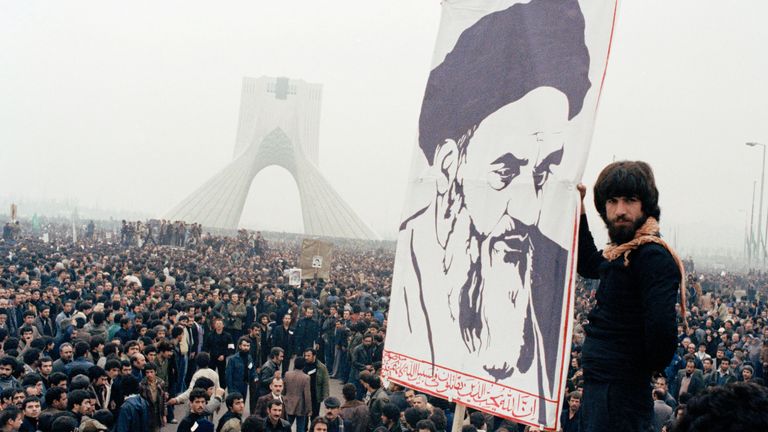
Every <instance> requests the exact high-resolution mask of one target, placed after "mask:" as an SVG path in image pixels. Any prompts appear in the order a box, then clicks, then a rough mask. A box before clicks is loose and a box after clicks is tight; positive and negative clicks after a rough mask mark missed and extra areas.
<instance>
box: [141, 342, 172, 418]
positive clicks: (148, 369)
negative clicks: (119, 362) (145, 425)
mask: <svg viewBox="0 0 768 432" xmlns="http://www.w3.org/2000/svg"><path fill="white" fill-rule="evenodd" d="M138 355H141V354H138ZM143 371H144V378H142V380H141V384H140V385H139V395H140V396H141V397H142V399H144V400H145V401H146V402H147V405H148V406H149V410H148V414H149V432H159V431H160V429H161V428H162V427H163V426H165V425H166V423H167V420H168V419H167V417H166V407H165V402H166V395H167V394H168V391H167V388H166V386H165V383H164V382H163V381H162V380H161V379H160V378H158V377H157V366H156V365H155V364H154V363H147V364H145V365H144V369H143Z"/></svg>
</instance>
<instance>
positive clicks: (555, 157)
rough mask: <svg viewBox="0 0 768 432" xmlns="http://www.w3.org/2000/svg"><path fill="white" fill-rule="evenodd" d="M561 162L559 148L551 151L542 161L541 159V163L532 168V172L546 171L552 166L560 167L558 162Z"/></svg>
mask: <svg viewBox="0 0 768 432" xmlns="http://www.w3.org/2000/svg"><path fill="white" fill-rule="evenodd" d="M562 161H563V147H560V148H559V149H557V150H555V151H553V152H552V153H550V154H548V155H547V156H546V157H545V158H544V159H542V160H541V162H539V163H538V164H537V165H536V166H535V167H534V168H533V171H534V172H535V173H540V172H542V171H546V170H548V169H549V167H551V166H552V165H560V162H562Z"/></svg>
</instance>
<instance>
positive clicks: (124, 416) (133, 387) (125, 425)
mask: <svg viewBox="0 0 768 432" xmlns="http://www.w3.org/2000/svg"><path fill="white" fill-rule="evenodd" d="M140 390H141V389H140V386H139V380H137V379H136V378H135V377H134V376H133V375H128V376H126V377H124V378H123V379H122V380H121V381H120V393H121V394H122V395H123V396H124V400H123V403H122V405H121V406H120V414H119V415H118V417H117V424H116V425H115V432H136V431H148V430H150V424H151V420H150V417H151V413H150V409H149V403H148V402H147V401H146V400H144V398H142V397H141V394H140ZM89 406H90V405H89Z"/></svg>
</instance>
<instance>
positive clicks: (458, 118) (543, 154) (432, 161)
mask: <svg viewBox="0 0 768 432" xmlns="http://www.w3.org/2000/svg"><path fill="white" fill-rule="evenodd" d="M584 28H585V24H584V17H583V14H582V12H581V9H580V6H579V4H578V2H577V1H570V0H534V1H531V2H530V3H520V4H515V5H512V6H511V7H509V8H507V9H504V10H500V11H497V12H493V13H490V14H488V15H485V16H484V17H482V18H481V19H480V20H479V21H477V22H476V23H475V24H473V25H471V26H470V27H468V28H466V29H465V30H464V31H463V32H462V33H461V35H460V36H459V38H458V40H457V42H456V44H455V45H454V47H453V49H452V50H451V51H450V52H449V53H448V54H447V55H446V56H445V59H444V60H443V61H442V62H441V63H440V64H439V65H438V66H436V67H435V68H434V69H433V70H432V72H431V73H430V76H429V80H428V82H427V89H426V92H425V96H424V100H423V104H422V109H421V116H420V119H419V147H420V150H421V152H422V153H423V155H424V157H425V158H426V161H427V163H428V165H429V167H428V168H427V171H425V173H424V174H423V175H422V176H420V178H421V180H419V181H422V182H429V184H430V189H431V190H432V193H431V194H430V196H429V203H428V205H424V206H422V207H421V208H420V209H419V210H417V211H415V212H413V213H411V214H410V215H408V216H407V217H406V218H405V219H404V220H403V222H402V223H401V226H400V235H399V242H398V251H397V255H398V257H405V259H402V260H398V261H397V262H396V268H395V274H396V275H398V274H399V275H400V278H399V279H396V280H395V283H396V284H399V285H400V286H393V298H392V300H391V302H393V303H394V302H401V303H400V306H401V307H399V308H393V310H392V311H391V315H390V323H391V322H393V321H395V320H402V322H405V323H406V324H405V327H406V328H407V332H408V333H409V334H406V335H398V337H397V338H396V340H393V341H390V340H388V341H387V349H392V350H393V351H395V352H397V351H398V349H400V347H403V348H402V349H403V351H407V352H408V353H409V355H414V356H415V357H416V358H419V359H421V360H426V361H427V362H431V364H432V365H433V366H435V365H437V366H442V367H447V366H446V365H445V361H446V359H447V358H456V356H457V355H456V353H457V352H462V353H463V354H462V355H461V358H462V360H461V363H462V364H461V365H450V368H452V369H454V370H462V371H466V370H472V371H475V374H476V376H479V377H480V378H482V379H485V380H488V381H492V382H496V383H499V384H502V385H505V386H508V387H510V388H516V389H533V390H529V391H537V390H538V392H539V394H542V395H546V396H547V397H552V395H554V394H555V392H556V391H557V389H556V388H555V382H556V381H557V376H556V375H557V370H556V369H557V368H556V365H557V361H558V357H559V352H558V343H559V341H560V339H561V331H562V329H563V325H562V323H563V319H567V317H563V316H562V315H563V313H562V308H563V302H564V294H565V292H566V290H567V277H568V274H567V269H568V264H569V261H568V246H570V245H564V244H560V243H558V241H556V240H555V239H553V238H550V237H549V236H547V235H545V234H544V233H543V232H542V230H541V229H540V226H539V225H540V221H541V218H542V215H543V212H545V211H546V209H547V207H548V206H549V207H552V197H556V196H562V194H568V193H571V194H572V193H573V191H572V190H567V189H566V188H568V187H569V185H568V182H567V181H558V177H557V174H558V169H559V168H560V165H561V163H562V162H563V159H564V155H566V154H567V152H569V151H574V152H583V151H584V149H578V148H574V147H578V146H579V145H581V144H569V143H568V142H567V137H568V134H569V128H571V127H573V126H572V120H573V119H574V117H576V116H577V115H578V114H579V113H580V112H581V111H582V107H583V104H584V99H585V96H586V94H587V92H588V90H589V89H590V87H591V83H590V80H589V77H588V73H589V67H590V58H589V51H588V49H587V46H586V44H585V37H584ZM569 145H570V147H569ZM432 184H434V186H433V187H432V186H431V185H432ZM558 194H559V195H558ZM555 204H556V203H555ZM562 217H564V218H567V220H568V221H571V220H573V215H568V214H564V215H562ZM550 219H551V216H550ZM398 266H400V267H398ZM400 311H402V312H400ZM393 339H395V338H393ZM406 348H407V349H406ZM543 405H544V404H541V406H542V407H543ZM539 414H540V417H541V418H542V419H543V418H544V416H545V415H546V414H545V413H544V409H541V410H540V412H539Z"/></svg>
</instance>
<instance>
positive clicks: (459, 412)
mask: <svg viewBox="0 0 768 432" xmlns="http://www.w3.org/2000/svg"><path fill="white" fill-rule="evenodd" d="M466 412H467V406H466V405H464V404H463V403H459V402H456V412H454V413H453V426H451V431H453V432H461V427H462V426H463V424H464V415H465V414H466Z"/></svg>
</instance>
